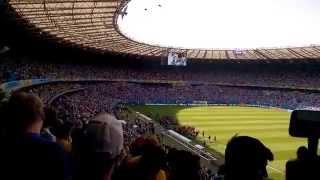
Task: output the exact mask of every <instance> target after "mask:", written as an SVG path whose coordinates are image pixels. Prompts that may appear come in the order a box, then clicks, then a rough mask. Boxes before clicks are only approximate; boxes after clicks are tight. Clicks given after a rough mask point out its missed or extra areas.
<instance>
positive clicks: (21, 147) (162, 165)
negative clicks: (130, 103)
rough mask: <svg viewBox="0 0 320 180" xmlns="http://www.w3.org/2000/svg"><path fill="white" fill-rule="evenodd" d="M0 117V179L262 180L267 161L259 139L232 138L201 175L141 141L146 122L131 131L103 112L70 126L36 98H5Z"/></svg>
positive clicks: (183, 158)
mask: <svg viewBox="0 0 320 180" xmlns="http://www.w3.org/2000/svg"><path fill="white" fill-rule="evenodd" d="M120 108H121V107H120ZM121 113H122V112H121ZM1 115H2V117H3V118H4V119H5V120H6V121H4V122H3V123H4V126H1V133H0V135H1V136H0V140H1V142H2V145H3V146H2V148H1V149H0V156H1V162H0V164H1V167H2V168H1V170H2V172H1V174H0V177H1V179H34V180H40V179H49V180H51V179H52V180H73V179H74V180H78V179H79V180H88V179H90V180H124V179H139V180H167V179H168V180H185V179H187V180H207V179H210V180H212V179H221V178H223V179H226V180H238V179H247V180H262V179H263V178H264V177H267V176H268V175H267V172H266V166H267V163H268V161H271V160H273V154H272V152H271V151H270V150H269V149H268V148H267V147H266V146H264V145H263V144H262V143H261V142H260V141H259V140H257V139H255V138H252V137H246V136H238V137H233V138H232V139H231V140H230V141H229V143H228V144H227V147H226V151H225V164H224V165H223V166H221V167H220V170H219V173H218V174H216V175H214V174H215V173H214V172H210V171H206V174H204V170H203V169H201V166H200V158H199V156H197V155H195V154H192V153H191V152H188V151H184V150H177V149H174V148H170V149H167V151H165V150H164V149H163V148H162V147H161V145H160V144H159V141H158V139H157V136H155V135H154V134H152V132H150V133H151V135H148V136H146V134H145V133H146V131H148V129H149V130H151V131H152V127H151V126H150V125H148V123H145V124H143V123H142V122H140V121H139V120H138V119H135V120H134V121H133V122H132V123H134V124H136V127H133V126H132V127H126V126H131V125H132V124H131V125H130V124H129V123H126V122H124V121H121V120H118V119H117V118H116V116H115V115H113V114H111V113H105V112H103V113H98V114H97V115H95V116H94V117H93V118H92V119H90V120H89V121H88V122H86V123H84V124H82V126H76V125H74V124H72V123H70V122H69V123H68V122H66V121H64V120H62V121H60V120H59V119H58V118H57V116H56V115H55V111H54V110H53V109H50V108H45V106H44V104H43V102H42V101H41V99H40V98H39V97H37V96H35V95H33V94H28V93H23V92H16V93H13V94H12V95H11V97H10V98H9V100H8V101H7V102H5V104H4V106H3V108H2V109H1ZM118 115H120V114H118ZM118 115H117V116H118ZM120 116H122V115H120ZM123 116H126V115H123ZM137 124H140V125H137ZM134 128H137V129H140V130H137V131H136V132H138V133H142V134H140V136H139V137H136V138H135V139H134V140H133V141H131V142H130V143H128V144H127V147H126V142H125V141H126V140H125V139H126V138H127V137H126V135H125V134H124V133H125V131H128V130H130V129H131V130H132V129H134ZM130 133H132V132H130ZM143 135H145V136H143Z"/></svg>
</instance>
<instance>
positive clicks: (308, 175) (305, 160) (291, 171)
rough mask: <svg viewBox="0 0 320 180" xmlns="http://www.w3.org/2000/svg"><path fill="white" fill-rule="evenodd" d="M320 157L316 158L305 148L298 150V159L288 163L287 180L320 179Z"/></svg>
mask: <svg viewBox="0 0 320 180" xmlns="http://www.w3.org/2000/svg"><path fill="white" fill-rule="evenodd" d="M319 165H320V162H319V157H314V156H312V155H311V154H310V153H309V150H308V149H307V148H306V147H305V146H301V147H299V148H298V150H297V159H295V160H289V161H288V162H287V163H286V180H301V179H310V180H316V179H320V174H319V171H318V168H319Z"/></svg>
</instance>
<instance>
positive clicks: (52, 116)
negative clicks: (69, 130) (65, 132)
mask: <svg viewBox="0 0 320 180" xmlns="http://www.w3.org/2000/svg"><path fill="white" fill-rule="evenodd" d="M44 113H45V119H44V120H43V127H44V128H45V127H57V126H61V125H62V124H63V123H62V121H60V120H59V119H58V115H57V112H56V110H55V109H53V108H52V107H45V108H44Z"/></svg>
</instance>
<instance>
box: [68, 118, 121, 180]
mask: <svg viewBox="0 0 320 180" xmlns="http://www.w3.org/2000/svg"><path fill="white" fill-rule="evenodd" d="M79 137H80V138H81V139H78V140H77V141H82V145H81V146H78V147H77V148H80V149H74V150H75V151H77V153H76V154H77V155H79V156H78V157H76V159H75V160H76V164H75V166H76V169H75V170H76V171H75V172H76V174H75V179H76V180H110V179H111V176H112V173H113V169H114V166H115V164H117V160H118V159H119V156H120V154H121V151H122V149H123V129H122V125H121V122H120V121H118V120H117V119H116V118H115V117H114V116H112V115H110V114H106V113H104V114H99V115H98V116H96V117H95V118H94V119H93V120H92V121H90V122H89V124H87V125H86V127H85V128H84V129H83V135H82V136H79Z"/></svg>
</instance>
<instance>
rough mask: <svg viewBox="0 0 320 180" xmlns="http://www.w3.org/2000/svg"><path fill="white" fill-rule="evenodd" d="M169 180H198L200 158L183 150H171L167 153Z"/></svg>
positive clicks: (199, 176)
mask: <svg viewBox="0 0 320 180" xmlns="http://www.w3.org/2000/svg"><path fill="white" fill-rule="evenodd" d="M168 166H169V175H170V180H181V179H188V180H200V178H201V174H200V170H201V167H200V157H199V156H196V155H193V154H192V153H190V152H188V151H184V150H176V149H171V150H170V151H169V153H168Z"/></svg>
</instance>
